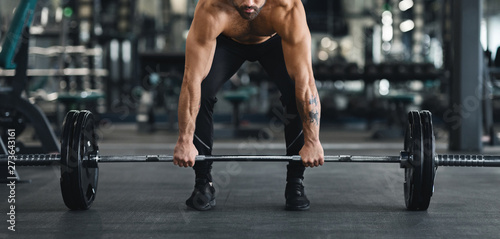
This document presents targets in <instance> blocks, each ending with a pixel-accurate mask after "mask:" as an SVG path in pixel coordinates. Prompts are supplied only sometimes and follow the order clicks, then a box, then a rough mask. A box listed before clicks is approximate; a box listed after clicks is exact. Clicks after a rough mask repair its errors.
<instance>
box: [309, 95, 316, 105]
mask: <svg viewBox="0 0 500 239" xmlns="http://www.w3.org/2000/svg"><path fill="white" fill-rule="evenodd" d="M309 104H310V105H312V104H314V105H315V106H317V105H318V96H313V97H312V98H311V99H309Z"/></svg>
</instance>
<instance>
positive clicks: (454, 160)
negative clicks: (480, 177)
mask: <svg viewBox="0 0 500 239" xmlns="http://www.w3.org/2000/svg"><path fill="white" fill-rule="evenodd" d="M435 162H436V165H437V166H451V167H500V157H498V156H492V155H473V154H470V155H467V154H440V155H436V157H435Z"/></svg>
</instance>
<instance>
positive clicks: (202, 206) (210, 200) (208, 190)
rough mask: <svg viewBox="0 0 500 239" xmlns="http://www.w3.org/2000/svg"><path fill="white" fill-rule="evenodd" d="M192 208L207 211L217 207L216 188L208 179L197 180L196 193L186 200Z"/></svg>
mask: <svg viewBox="0 0 500 239" xmlns="http://www.w3.org/2000/svg"><path fill="white" fill-rule="evenodd" d="M186 205H187V206H188V207H190V208H193V209H196V210H199V211H206V210H210V209H212V208H213V207H215V188H214V186H213V185H212V182H209V181H208V180H207V179H196V184H195V185H194V191H193V193H192V194H191V197H189V198H188V199H187V200H186Z"/></svg>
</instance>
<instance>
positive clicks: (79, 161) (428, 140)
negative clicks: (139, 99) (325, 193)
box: [0, 110, 500, 210]
mask: <svg viewBox="0 0 500 239" xmlns="http://www.w3.org/2000/svg"><path fill="white" fill-rule="evenodd" d="M98 152H99V149H98V145H97V138H96V134H95V130H94V117H93V115H92V113H91V112H89V111H74V110H73V111H70V112H68V114H67V115H66V117H65V119H64V123H63V131H62V135H61V153H60V154H18V155H15V157H9V156H8V155H0V164H2V165H7V164H9V165H11V164H14V165H15V166H50V165H60V168H61V193H62V196H63V200H64V203H65V204H66V206H67V207H68V208H69V209H72V210H86V209H89V208H90V207H91V205H92V203H93V201H94V199H95V195H96V192H97V182H98V174H99V168H98V163H116V162H131V163H133V162H172V161H173V156H171V155H146V156H137V155H123V156H113V155H109V156H106V155H99V153H98ZM203 160H210V161H218V162H227V161H237V162H288V161H301V158H300V156H298V155H295V156H255V155H248V156H243V155H233V156H232V155H210V156H208V155H206V156H205V155H198V156H196V161H203ZM325 162H356V163H399V164H400V167H401V168H404V169H405V182H404V195H405V204H406V208H407V209H408V210H427V208H428V207H429V203H430V198H431V197H432V194H433V192H434V178H435V174H436V170H437V167H438V166H468V167H500V157H499V156H491V155H458V154H457V155H448V154H444V155H438V154H436V153H435V139H434V132H433V126H432V115H431V113H430V112H429V111H420V112H419V111H410V112H409V113H408V124H407V127H406V133H405V139H404V149H403V150H402V151H401V152H400V154H399V155H398V156H355V155H326V156H325Z"/></svg>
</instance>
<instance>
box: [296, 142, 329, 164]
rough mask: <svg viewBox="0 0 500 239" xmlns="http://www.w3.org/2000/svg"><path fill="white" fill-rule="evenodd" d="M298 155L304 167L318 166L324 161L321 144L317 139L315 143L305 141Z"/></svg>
mask: <svg viewBox="0 0 500 239" xmlns="http://www.w3.org/2000/svg"><path fill="white" fill-rule="evenodd" d="M299 155H300V157H301V158H302V163H303V164H304V166H306V167H311V168H313V167H318V166H320V165H323V163H324V162H325V156H324V152H323V146H321V143H320V142H319V141H318V142H315V143H305V144H304V146H302V149H301V150H300V152H299Z"/></svg>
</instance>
